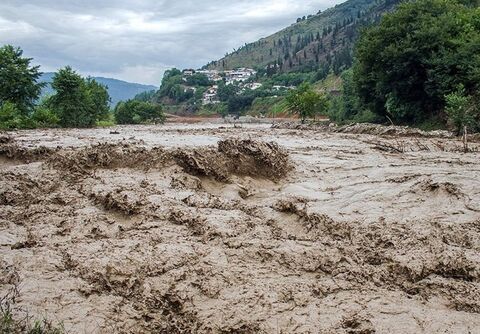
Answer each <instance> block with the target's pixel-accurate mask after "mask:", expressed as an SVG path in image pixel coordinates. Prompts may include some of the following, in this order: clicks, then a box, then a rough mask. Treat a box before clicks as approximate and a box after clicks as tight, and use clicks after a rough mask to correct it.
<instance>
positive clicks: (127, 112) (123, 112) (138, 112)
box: [114, 100, 165, 124]
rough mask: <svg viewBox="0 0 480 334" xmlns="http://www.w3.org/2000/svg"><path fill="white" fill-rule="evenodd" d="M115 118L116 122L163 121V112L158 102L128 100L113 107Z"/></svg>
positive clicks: (140, 122)
mask: <svg viewBox="0 0 480 334" xmlns="http://www.w3.org/2000/svg"><path fill="white" fill-rule="evenodd" d="M114 115H115V120H116V121H117V123H118V124H142V123H163V122H164V121H165V114H164V113H163V109H162V107H161V106H160V105H158V104H153V103H149V102H142V101H137V100H128V101H126V102H120V103H118V104H117V106H116V107H115V111H114Z"/></svg>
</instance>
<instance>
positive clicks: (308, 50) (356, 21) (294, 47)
mask: <svg viewBox="0 0 480 334" xmlns="http://www.w3.org/2000/svg"><path fill="white" fill-rule="evenodd" d="M402 1H403V0H348V1H346V2H344V3H342V4H339V5H336V6H335V7H333V8H330V9H328V10H326V11H324V12H318V13H317V14H315V15H309V16H307V17H303V18H298V19H297V22H296V23H294V24H292V25H291V26H289V27H287V28H285V29H283V30H281V31H279V32H277V33H275V34H273V35H271V36H269V37H266V38H262V39H260V40H259V41H257V42H254V43H250V44H246V45H245V46H243V47H241V48H239V49H238V50H235V51H234V52H232V53H230V54H227V55H226V56H225V57H224V58H222V59H220V60H217V61H213V62H211V63H209V64H207V65H206V66H204V68H208V69H216V70H229V69H234V68H238V67H250V68H257V69H259V68H268V69H269V70H270V71H273V72H289V71H301V70H307V71H309V70H318V69H319V68H321V67H327V72H328V70H330V69H333V70H334V71H335V72H336V73H339V72H341V71H342V70H343V69H345V68H348V67H350V65H351V63H352V58H353V57H352V56H353V55H352V50H353V45H354V43H355V40H356V38H357V37H358V34H359V31H360V30H361V28H362V27H364V26H366V25H369V24H371V23H374V22H376V21H378V20H379V19H380V18H381V16H382V15H383V14H385V13H387V12H389V11H391V10H393V9H394V8H395V6H396V5H398V4H399V3H400V2H402Z"/></svg>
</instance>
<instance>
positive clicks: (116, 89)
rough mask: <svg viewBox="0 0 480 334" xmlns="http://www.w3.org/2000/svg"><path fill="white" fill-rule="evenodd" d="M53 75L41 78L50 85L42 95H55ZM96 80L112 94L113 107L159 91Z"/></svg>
mask: <svg viewBox="0 0 480 334" xmlns="http://www.w3.org/2000/svg"><path fill="white" fill-rule="evenodd" d="M53 75H54V73H50V72H48V73H44V74H43V75H42V77H41V78H40V81H41V82H46V83H48V85H47V86H46V87H45V89H44V90H43V92H42V95H46V94H52V93H53V90H52V88H51V87H50V83H51V82H52V79H53ZM94 79H95V80H96V81H98V82H99V83H101V84H103V85H105V86H107V87H108V93H109V94H110V97H111V99H112V103H111V105H112V106H115V105H116V104H117V103H118V102H120V101H125V100H128V99H132V98H134V97H135V95H137V94H140V93H143V92H148V91H151V90H157V89H158V87H155V86H152V85H142V84H138V83H131V82H126V81H122V80H117V79H111V78H103V77H95V78H94Z"/></svg>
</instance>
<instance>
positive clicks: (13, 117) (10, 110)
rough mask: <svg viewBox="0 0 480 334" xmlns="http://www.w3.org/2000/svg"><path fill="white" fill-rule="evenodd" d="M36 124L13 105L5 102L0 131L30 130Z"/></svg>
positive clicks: (2, 107)
mask: <svg viewBox="0 0 480 334" xmlns="http://www.w3.org/2000/svg"><path fill="white" fill-rule="evenodd" d="M34 127H35V124H34V123H33V121H32V120H31V119H30V118H29V117H28V116H25V115H24V113H23V112H22V111H21V110H20V109H19V108H18V107H17V106H16V105H15V104H13V103H11V102H5V103H3V105H1V106H0V129H3V130H13V129H29V128H34Z"/></svg>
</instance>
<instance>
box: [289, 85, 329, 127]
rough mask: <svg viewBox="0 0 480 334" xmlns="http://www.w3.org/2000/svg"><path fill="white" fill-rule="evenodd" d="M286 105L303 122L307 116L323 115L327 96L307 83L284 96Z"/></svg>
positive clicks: (326, 108)
mask: <svg viewBox="0 0 480 334" xmlns="http://www.w3.org/2000/svg"><path fill="white" fill-rule="evenodd" d="M286 102H287V106H288V108H289V109H290V111H291V112H293V113H294V114H298V115H299V116H300V118H301V119H302V122H304V121H305V120H306V119H307V118H310V117H311V118H315V117H316V116H317V115H322V114H323V115H324V114H326V113H327V111H328V98H327V97H326V96H325V95H324V94H320V93H318V92H316V91H315V90H313V88H312V86H311V85H310V84H308V83H304V84H302V85H300V86H299V87H298V88H297V89H295V90H292V91H291V92H290V93H289V94H288V95H287V97H286Z"/></svg>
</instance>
